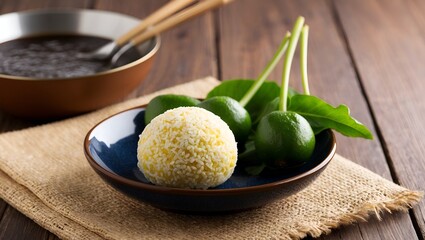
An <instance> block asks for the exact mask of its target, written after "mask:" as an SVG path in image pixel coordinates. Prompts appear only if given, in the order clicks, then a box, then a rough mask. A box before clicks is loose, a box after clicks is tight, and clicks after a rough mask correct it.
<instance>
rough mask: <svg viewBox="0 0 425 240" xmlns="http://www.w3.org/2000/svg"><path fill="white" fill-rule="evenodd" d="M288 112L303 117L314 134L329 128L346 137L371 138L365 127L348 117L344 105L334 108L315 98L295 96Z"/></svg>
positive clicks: (348, 111)
mask: <svg viewBox="0 0 425 240" xmlns="http://www.w3.org/2000/svg"><path fill="white" fill-rule="evenodd" d="M288 110H289V111H293V112H296V113H298V114H300V115H301V116H303V117H305V118H306V119H307V120H308V122H309V123H310V125H311V127H312V128H313V130H314V132H315V134H318V133H319V132H321V131H323V130H324V129H328V128H331V129H334V130H335V131H337V132H339V133H341V134H343V135H345V136H348V137H362V138H367V139H372V138H373V136H372V133H371V132H370V130H369V129H368V128H367V127H366V126H364V125H363V124H362V123H360V122H359V121H357V120H356V119H354V118H353V117H352V116H350V109H348V107H347V106H346V105H339V106H338V107H336V108H335V107H333V106H332V105H330V104H328V103H326V102H325V101H323V100H322V99H320V98H318V97H315V96H309V95H295V96H293V97H292V98H291V101H290V104H289V106H288Z"/></svg>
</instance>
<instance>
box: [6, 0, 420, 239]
mask: <svg viewBox="0 0 425 240" xmlns="http://www.w3.org/2000/svg"><path fill="white" fill-rule="evenodd" d="M164 2H165V1H162V0H161V1H158V0H122V1H107V0H74V1H65V0H62V1H58V0H56V1H49V0H37V1H35V0H0V13H8V12H14V11H20V10H26V9H34V8H46V7H67V8H92V9H103V10H112V11H116V12H122V13H126V14H130V15H133V16H136V17H139V18H143V17H144V16H146V15H147V14H148V13H150V12H152V11H153V10H155V9H156V8H158V7H159V6H161V5H162V4H163V3H164ZM424 12H425V1H423V0H422V1H421V0H408V1H405V0H339V1H338V0H335V1H332V0H329V1H326V0H316V1H313V0H310V1H308V0H263V1H259V0H239V1H237V2H236V3H233V4H231V5H229V6H226V7H223V8H221V9H219V10H217V11H214V12H211V13H208V14H206V15H203V16H201V17H198V18H197V19H196V20H192V21H190V22H188V23H185V24H184V25H181V26H180V27H178V28H175V29H173V30H171V31H169V32H167V33H164V34H163V35H162V40H163V41H162V46H161V49H160V51H159V54H158V57H157V59H156V62H155V67H154V68H153V71H152V72H151V73H150V76H149V78H148V79H147V80H146V81H145V82H144V83H143V84H142V85H141V86H140V87H139V88H138V90H137V91H135V92H134V93H133V94H132V95H131V96H130V97H136V96H139V95H143V94H147V93H150V92H153V91H156V90H159V89H161V88H164V87H168V86H173V85H175V84H179V83H183V82H187V81H190V80H193V79H196V78H200V77H204V76H208V75H212V76H215V77H217V78H219V79H232V78H255V77H256V76H257V75H258V74H259V73H260V71H261V69H262V68H263V67H264V65H265V64H266V62H267V60H268V59H269V58H270V57H271V55H272V53H273V52H274V51H275V49H276V47H277V45H278V43H279V42H280V40H281V38H282V36H283V35H284V33H285V31H287V30H289V29H290V27H291V26H292V23H293V21H294V20H295V18H296V17H297V16H298V15H303V16H305V17H306V20H307V23H308V24H309V25H310V29H311V30H310V48H309V76H310V85H311V91H312V93H313V94H315V95H317V96H320V97H322V98H324V99H326V100H327V101H329V102H331V103H333V104H340V103H346V104H347V105H348V106H350V108H351V111H352V114H353V115H354V116H355V117H356V118H357V119H359V120H360V121H361V122H363V123H365V124H366V125H367V126H369V127H370V129H372V130H373V132H374V136H375V139H374V140H373V141H367V140H363V139H349V138H345V137H342V136H340V135H338V136H337V138H338V139H337V141H338V143H339V144H338V153H339V154H341V155H343V156H345V157H348V158H350V159H352V160H353V161H354V162H356V163H358V164H360V165H362V166H365V167H367V168H369V169H370V170H372V171H374V172H376V173H377V174H379V175H381V176H383V177H385V178H387V179H391V180H392V181H394V182H396V183H398V184H401V185H403V186H406V187H408V188H412V189H420V190H423V189H425V174H424V173H425V159H424V156H425V150H424V149H425V140H424V136H425V124H424V119H425V95H424V94H425V15H424V14H423V13H424ZM0 34H1V29H0ZM294 64H295V66H294V67H298V64H297V59H295V63H294ZM294 69H296V68H294ZM292 73H293V75H292V76H293V78H292V82H291V85H292V86H294V87H296V88H298V89H301V88H300V83H299V82H300V81H299V79H300V75H299V73H298V71H293V72H292ZM280 75H281V66H280V67H279V68H278V69H277V70H276V71H275V72H274V73H273V75H272V77H271V79H280ZM34 125H35V123H33V122H31V121H28V120H23V119H19V118H15V117H13V116H10V115H8V114H6V113H3V112H0V132H7V131H12V130H17V129H23V128H26V127H30V126H34ZM0 184H1V183H0ZM424 219H425V202H424V201H421V202H420V204H419V205H418V206H417V207H415V208H414V209H413V210H411V211H410V212H409V213H408V214H400V213H396V214H393V215H389V214H386V215H385V216H384V220H383V221H381V222H379V221H378V220H376V219H375V218H372V219H371V220H370V221H369V222H368V223H360V224H357V225H353V226H348V227H344V228H342V229H340V230H335V231H334V232H333V233H332V234H330V235H328V236H326V237H323V238H325V239H373V240H375V239H424V237H425V220H424ZM56 238H57V237H56V236H54V235H53V234H51V233H49V232H48V231H47V230H45V229H43V228H41V227H39V226H38V225H37V224H35V223H34V222H33V221H32V220H30V219H28V218H27V217H25V216H24V215H22V214H21V213H19V212H18V211H17V210H15V209H14V208H13V207H11V206H9V205H8V204H7V203H5V202H4V201H2V200H0V239H56Z"/></svg>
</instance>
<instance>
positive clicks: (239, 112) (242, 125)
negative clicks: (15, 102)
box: [198, 96, 251, 142]
mask: <svg viewBox="0 0 425 240" xmlns="http://www.w3.org/2000/svg"><path fill="white" fill-rule="evenodd" d="M198 107H201V108H204V109H206V110H208V111H210V112H212V113H214V114H216V115H217V116H219V117H220V118H221V119H222V120H223V121H224V122H226V123H227V125H229V128H230V130H232V132H233V135H235V139H236V141H237V142H244V141H245V140H246V139H247V138H248V135H249V133H250V131H251V117H250V116H249V113H248V112H247V111H246V110H245V108H244V107H242V106H241V105H240V104H239V102H238V101H236V100H235V99H233V98H230V97H225V96H217V97H212V98H209V99H206V100H205V101H203V102H201V103H200V104H198Z"/></svg>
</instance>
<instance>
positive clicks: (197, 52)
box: [95, 0, 217, 96]
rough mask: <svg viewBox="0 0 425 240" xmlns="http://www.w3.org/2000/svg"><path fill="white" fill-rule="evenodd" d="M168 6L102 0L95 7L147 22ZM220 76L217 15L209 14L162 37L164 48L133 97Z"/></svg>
mask: <svg viewBox="0 0 425 240" xmlns="http://www.w3.org/2000/svg"><path fill="white" fill-rule="evenodd" d="M164 3H166V1H163V0H161V1H158V0H143V1H140V0H123V1H119V2H118V1H108V0H99V1H98V2H97V4H95V8H96V9H102V10H113V11H116V12H121V13H125V14H129V15H132V16H135V17H138V18H141V19H143V18H144V17H145V16H147V15H148V14H149V13H151V12H153V11H154V10H156V9H158V8H159V7H160V6H162V5H163V4H164ZM216 75H217V64H216V56H215V41H214V26H213V13H211V12H209V13H206V14H204V15H201V16H198V17H196V18H195V19H192V20H189V21H188V22H185V23H183V24H182V25H179V26H177V27H175V28H173V29H171V30H169V31H167V32H164V33H163V34H161V47H160V50H159V51H158V53H157V55H156V59H155V61H154V66H153V68H152V70H151V72H150V74H149V76H148V77H147V78H146V79H145V81H144V82H143V83H142V84H141V85H140V87H139V88H138V90H137V91H136V93H133V95H132V96H136V95H143V94H147V93H151V92H154V91H156V90H159V89H162V88H165V87H170V86H173V85H176V84H179V83H184V82H188V81H191V80H194V79H197V78H201V77H205V76H216Z"/></svg>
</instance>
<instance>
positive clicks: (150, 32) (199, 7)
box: [130, 0, 233, 46]
mask: <svg viewBox="0 0 425 240" xmlns="http://www.w3.org/2000/svg"><path fill="white" fill-rule="evenodd" d="M232 1H233V0H204V1H201V2H199V3H198V4H196V5H194V6H191V7H189V8H187V9H185V10H182V11H181V12H178V13H177V14H176V15H173V16H171V17H169V18H167V19H165V20H164V21H162V22H160V23H158V24H157V25H154V26H152V27H151V28H148V29H147V30H146V31H144V32H142V33H141V34H140V35H138V36H136V37H134V38H133V39H132V40H131V41H130V44H132V45H133V46H136V45H137V44H139V43H141V42H143V41H145V40H147V39H149V38H151V37H153V36H155V35H157V34H159V33H161V32H163V31H165V30H168V29H170V28H172V27H174V26H176V25H178V24H180V23H182V22H184V21H186V20H189V19H191V18H193V17H195V16H197V15H199V14H201V13H203V12H205V11H208V10H211V9H213V8H216V7H218V6H220V5H225V4H227V3H229V2H232Z"/></svg>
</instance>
